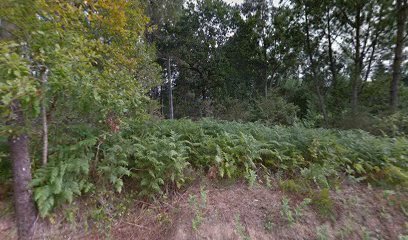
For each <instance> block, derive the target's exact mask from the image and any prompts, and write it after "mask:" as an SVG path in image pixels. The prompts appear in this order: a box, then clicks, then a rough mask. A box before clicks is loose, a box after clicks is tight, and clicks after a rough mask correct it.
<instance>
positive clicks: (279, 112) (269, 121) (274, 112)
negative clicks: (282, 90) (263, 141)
mask: <svg viewBox="0 0 408 240" xmlns="http://www.w3.org/2000/svg"><path fill="white" fill-rule="evenodd" d="M298 111H299V108H298V107H297V106H295V105H294V104H292V103H288V102H287V101H286V100H285V99H284V98H282V97H280V96H278V95H276V94H273V93H272V95H271V96H269V97H265V98H261V99H259V100H258V101H256V104H255V107H254V108H253V109H252V112H251V121H259V122H262V123H264V124H266V125H270V126H271V125H276V124H282V125H293V123H294V122H295V120H296V114H297V112H298Z"/></svg>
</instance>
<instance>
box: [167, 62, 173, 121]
mask: <svg viewBox="0 0 408 240" xmlns="http://www.w3.org/2000/svg"><path fill="white" fill-rule="evenodd" d="M167 75H168V76H169V118H170V119H174V109H173V83H172V81H171V58H170V57H168V58H167Z"/></svg>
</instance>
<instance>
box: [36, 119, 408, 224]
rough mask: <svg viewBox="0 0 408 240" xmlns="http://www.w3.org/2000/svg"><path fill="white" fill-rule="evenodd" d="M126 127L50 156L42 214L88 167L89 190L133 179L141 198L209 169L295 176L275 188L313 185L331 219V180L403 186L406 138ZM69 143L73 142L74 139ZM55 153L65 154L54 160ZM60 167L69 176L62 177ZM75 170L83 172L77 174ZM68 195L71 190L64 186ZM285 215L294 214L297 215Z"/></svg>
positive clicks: (211, 124)
mask: <svg viewBox="0 0 408 240" xmlns="http://www.w3.org/2000/svg"><path fill="white" fill-rule="evenodd" d="M124 126H125V127H124V128H123V131H122V132H121V133H117V134H107V135H102V136H101V137H99V138H95V137H92V136H93V135H92V134H91V133H89V134H88V135H86V134H85V135H84V131H82V130H81V131H78V133H82V135H80V136H81V137H80V138H79V139H85V140H82V141H79V143H78V144H79V145H80V146H82V147H75V146H77V145H78V144H73V145H69V146H71V147H70V148H68V149H71V150H66V149H65V148H61V149H58V151H56V150H55V153H53V154H52V155H51V156H52V159H54V158H55V160H53V161H52V162H51V163H50V165H49V166H47V167H46V168H42V169H39V170H37V173H36V175H35V183H36V184H34V186H35V192H37V193H36V195H38V196H42V197H38V198H37V202H38V203H39V205H40V204H41V205H43V204H45V205H44V206H49V207H46V209H45V210H43V212H45V213H46V212H49V210H50V209H51V208H52V207H53V206H57V205H58V204H57V203H56V202H60V200H56V199H59V198H61V197H60V195H61V192H60V191H61V190H59V188H58V182H63V183H67V184H68V183H69V182H70V181H71V180H70V179H72V181H74V180H76V181H80V180H81V179H83V181H84V182H85V183H95V181H91V180H90V178H89V174H88V173H87V172H86V169H89V168H90V167H89V165H92V166H93V165H94V164H97V165H96V168H95V169H96V172H95V174H96V176H98V178H97V179H99V180H98V181H96V183H95V184H100V183H104V185H105V186H113V188H115V190H116V191H121V190H122V188H123V181H124V180H125V178H126V176H131V178H132V179H133V180H135V183H136V184H133V186H135V189H136V190H137V191H138V193H139V195H142V196H156V194H161V193H163V190H164V189H167V190H168V189H175V188H180V187H182V186H183V185H184V184H185V183H186V181H187V180H188V179H189V176H188V174H187V172H188V170H189V169H193V170H197V171H213V170H215V171H214V174H216V176H214V177H217V176H218V177H220V178H228V179H230V178H243V179H246V180H247V181H248V184H249V185H252V184H254V183H255V182H256V180H257V179H258V174H262V172H261V171H268V172H272V173H279V174H280V176H282V177H283V179H285V178H289V179H298V178H301V179H302V182H298V181H295V180H282V181H281V182H280V187H281V188H282V189H283V190H284V191H287V192H291V193H300V194H307V193H308V192H309V191H310V190H309V189H310V187H311V184H315V185H316V186H317V187H319V188H322V189H323V190H321V191H319V192H316V193H314V194H312V196H311V198H312V200H313V201H312V203H313V205H314V206H315V207H316V208H317V209H319V212H321V215H322V216H330V215H332V214H333V207H334V206H333V202H332V201H331V199H330V196H329V188H330V187H331V183H332V181H336V180H338V179H339V178H340V177H342V176H344V175H349V176H352V177H354V178H363V179H365V180H366V181H374V182H377V183H382V184H393V185H402V186H404V184H406V183H407V178H406V175H407V170H406V169H407V165H406V164H407V161H406V156H407V155H408V152H407V151H408V150H407V148H406V146H407V139H406V138H404V137H398V138H388V137H377V136H373V135H370V134H368V133H366V132H362V131H337V130H324V129H308V128H304V127H301V126H293V127H279V126H275V127H266V126H265V125H262V124H257V123H247V124H241V123H236V122H219V121H212V120H203V121H199V122H192V121H190V120H177V121H158V122H152V121H149V122H146V123H141V122H139V121H135V122H127V123H126V124H124ZM86 136H87V137H86ZM86 139H88V140H86ZM67 140H68V139H67ZM70 141H74V142H75V139H71V140H70ZM76 141H77V140H76ZM79 145H78V146H79ZM98 146H99V147H98ZM81 149H82V150H81ZM97 149H99V150H97ZM98 151H99V154H98V160H97V161H95V160H94V159H95V155H96V152H98ZM58 153H60V154H62V153H63V154H62V155H61V156H60V157H59V158H57V157H56V156H57V155H58ZM64 154H65V155H64ZM68 159H74V160H75V159H76V160H75V161H74V160H68ZM79 159H81V160H79ZM76 161H79V163H77V162H76ZM71 163H72V165H75V166H82V165H80V164H83V167H82V168H73V167H72V168H73V169H72V168H71V167H70V166H68V167H66V166H65V165H66V164H71ZM53 168H56V169H57V170H53ZM61 169H69V170H63V171H64V172H62V170H61ZM81 169H82V170H81ZM81 171H82V172H83V173H84V174H80V175H79V176H78V173H79V172H81ZM54 172H55V173H54ZM60 172H62V173H63V174H62V173H60ZM51 175H53V176H54V175H55V177H52V178H51V177H50V176H51ZM260 176H262V175H260ZM51 179H52V180H51ZM133 180H132V181H133ZM56 186H57V187H56ZM49 189H51V190H49ZM63 189H65V188H63ZM66 189H67V191H70V190H69V189H70V188H69V187H68V188H66ZM45 190H47V191H48V192H47V194H45V193H44V192H45ZM80 190H81V189H80ZM77 192H78V191H75V192H74V195H75V194H77ZM69 195H70V194H68V196H69ZM77 195H78V194H77ZM51 199H53V200H51ZM62 200H69V199H64V198H62ZM295 209H296V208H295ZM291 211H293V213H292V215H296V214H297V213H296V211H295V210H291ZM299 211H300V210H299ZM288 218H290V217H288Z"/></svg>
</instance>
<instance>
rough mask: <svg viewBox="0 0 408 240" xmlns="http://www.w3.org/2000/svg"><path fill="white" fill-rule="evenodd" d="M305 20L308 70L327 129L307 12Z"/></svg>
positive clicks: (324, 106)
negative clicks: (311, 75)
mask: <svg viewBox="0 0 408 240" xmlns="http://www.w3.org/2000/svg"><path fill="white" fill-rule="evenodd" d="M305 7H306V6H305ZM305 20H306V22H305V24H306V48H307V53H308V56H309V61H310V68H311V70H312V74H313V79H315V81H316V83H315V87H316V94H317V98H318V99H317V100H318V103H319V108H320V111H321V112H322V114H323V120H324V125H325V126H326V127H327V125H328V115H327V111H326V104H325V100H324V96H323V94H322V92H321V89H320V84H321V82H320V80H319V76H318V74H317V71H316V64H315V62H314V59H313V53H312V48H311V46H310V33H309V19H308V13H307V11H305Z"/></svg>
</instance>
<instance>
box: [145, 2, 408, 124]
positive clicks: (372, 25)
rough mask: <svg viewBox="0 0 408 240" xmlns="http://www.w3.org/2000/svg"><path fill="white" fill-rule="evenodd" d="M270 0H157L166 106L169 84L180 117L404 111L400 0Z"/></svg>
mask: <svg viewBox="0 0 408 240" xmlns="http://www.w3.org/2000/svg"><path fill="white" fill-rule="evenodd" d="M274 2H275V3H276V1H269V0H246V1H244V3H243V4H242V5H238V6H231V5H228V4H226V3H225V2H223V1H221V0H200V1H188V2H187V3H184V5H183V1H178V2H177V1H176V2H174V1H166V0H161V1H155V5H154V6H151V12H150V13H149V15H150V17H151V19H152V21H153V22H154V23H155V24H156V25H157V28H156V30H155V31H153V32H152V33H151V34H150V35H149V36H150V38H149V39H150V40H151V42H153V43H155V44H156V46H157V49H158V54H159V56H160V57H162V59H163V60H161V61H162V62H161V64H162V67H163V68H164V69H166V71H165V73H164V75H165V76H166V77H167V80H166V82H165V83H163V86H161V87H159V88H158V89H156V90H155V91H153V96H154V97H156V98H158V99H160V100H161V101H162V103H163V108H162V111H163V113H164V114H166V115H167V116H169V117H170V112H171V111H170V107H169V106H170V105H171V104H170V103H169V101H168V99H169V95H168V94H169V91H168V90H169V86H171V88H173V91H172V92H173V95H174V96H173V98H174V103H173V105H174V115H175V117H177V118H181V117H193V118H199V117H215V118H221V119H234V120H244V121H258V120H260V121H264V122H267V123H274V124H275V123H282V124H291V123H292V122H293V120H294V119H295V116H296V117H297V118H299V119H307V120H309V121H311V122H312V123H313V125H315V126H334V127H345V128H355V127H361V128H365V127H367V126H369V125H371V124H372V122H373V121H374V119H375V118H376V117H382V116H384V115H388V114H389V113H393V112H397V111H401V110H402V111H406V109H407V104H408V101H407V100H408V99H407V98H408V90H407V87H406V86H407V84H408V70H407V62H406V61H404V59H405V56H406V52H407V49H406V42H407V31H406V29H407V24H406V22H407V5H408V4H407V2H406V1H403V0H398V1H388V0H385V1H384V0H375V1H365V0H359V1H343V0H336V1H319V2H316V1H308V0H303V1H297V0H293V1H280V3H279V4H273V3H274ZM155 6H165V7H155ZM169 9H171V11H168V10H169ZM164 13H165V14H164ZM166 14H167V15H166ZM165 59H170V60H171V61H170V62H171V63H170V65H169V63H168V60H165ZM169 66H170V67H169ZM167 70H171V71H167ZM169 74H171V78H170V79H171V80H172V84H168V81H169V80H168V79H169V78H168V76H170V75H169ZM356 119H359V120H357V121H356Z"/></svg>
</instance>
